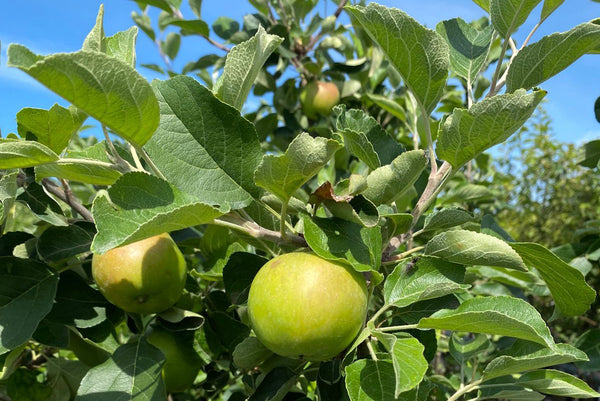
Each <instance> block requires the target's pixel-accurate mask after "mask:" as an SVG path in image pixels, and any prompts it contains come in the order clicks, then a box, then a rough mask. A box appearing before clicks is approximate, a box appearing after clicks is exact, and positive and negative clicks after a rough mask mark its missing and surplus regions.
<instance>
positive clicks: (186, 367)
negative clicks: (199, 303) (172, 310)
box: [147, 326, 202, 393]
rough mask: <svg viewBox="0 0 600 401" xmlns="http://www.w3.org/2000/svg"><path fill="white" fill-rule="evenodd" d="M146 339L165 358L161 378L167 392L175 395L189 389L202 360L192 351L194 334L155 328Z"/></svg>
mask: <svg viewBox="0 0 600 401" xmlns="http://www.w3.org/2000/svg"><path fill="white" fill-rule="evenodd" d="M147 339H148V342H149V343H150V344H152V345H154V346H155V347H156V348H158V349H159V350H160V351H161V352H162V353H163V354H164V356H165V364H164V365H163V368H162V376H163V380H164V382H165V387H166V390H167V392H169V393H176V392H181V391H185V390H186V389H188V388H190V386H191V385H192V384H193V383H194V380H195V379H196V376H197V375H198V372H199V371H200V368H201V367H202V359H201V358H200V356H199V355H198V353H197V352H196V351H195V350H194V332H193V331H181V332H172V331H169V330H167V329H164V328H162V327H159V326H156V327H153V328H152V331H151V332H150V333H149V334H148V337H147Z"/></svg>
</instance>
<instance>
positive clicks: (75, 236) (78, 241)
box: [36, 223, 95, 262]
mask: <svg viewBox="0 0 600 401" xmlns="http://www.w3.org/2000/svg"><path fill="white" fill-rule="evenodd" d="M89 225H91V227H89V226H88V225H83V226H79V225H70V226H66V227H56V226H52V227H49V228H48V229H46V230H45V231H44V232H43V233H42V235H40V236H39V238H38V241H37V243H36V246H37V251H38V254H39V255H40V257H41V258H42V259H44V260H46V261H49V262H58V261H60V260H63V259H67V258H70V257H73V256H76V255H79V254H81V253H84V252H88V251H89V250H90V245H91V243H92V240H93V238H94V233H95V229H94V226H93V225H92V224H91V223H89Z"/></svg>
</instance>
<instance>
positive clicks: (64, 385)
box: [46, 357, 88, 401]
mask: <svg viewBox="0 0 600 401" xmlns="http://www.w3.org/2000/svg"><path fill="white" fill-rule="evenodd" d="M46 364H47V365H46V366H47V369H48V371H47V372H48V382H49V383H53V386H52V394H51V396H50V398H48V400H47V401H67V400H69V401H70V400H72V399H74V398H75V396H76V395H77V388H78V387H79V384H80V383H81V380H82V379H83V377H84V376H85V374H86V373H87V371H88V367H87V366H86V365H85V364H84V363H83V362H81V361H77V360H70V359H65V358H60V357H59V358H49V359H48V361H47V362H46Z"/></svg>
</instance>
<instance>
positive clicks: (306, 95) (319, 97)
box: [300, 81, 340, 120]
mask: <svg viewBox="0 0 600 401" xmlns="http://www.w3.org/2000/svg"><path fill="white" fill-rule="evenodd" d="M339 101H340V91H339V90H338V88H337V86H335V84H333V83H331V82H322V81H311V82H309V83H308V84H307V85H306V86H305V87H304V89H302V92H300V103H301V104H302V110H303V111H304V114H306V116H307V117H308V118H310V119H311V120H316V119H317V118H318V116H319V115H321V116H324V117H325V116H328V115H329V114H331V109H332V108H333V106H335V105H336V104H338V103H339Z"/></svg>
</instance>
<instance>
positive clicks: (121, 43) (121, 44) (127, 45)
mask: <svg viewBox="0 0 600 401" xmlns="http://www.w3.org/2000/svg"><path fill="white" fill-rule="evenodd" d="M137 35H138V29H137V27H135V26H132V27H131V28H129V29H128V30H126V31H121V32H117V33H115V34H114V35H113V36H109V37H108V38H106V39H105V43H106V54H108V55H109V56H111V57H114V58H116V59H118V60H121V61H123V62H124V63H125V64H127V65H130V66H132V67H135V42H136V40H137Z"/></svg>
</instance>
